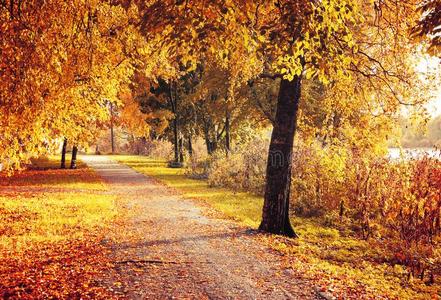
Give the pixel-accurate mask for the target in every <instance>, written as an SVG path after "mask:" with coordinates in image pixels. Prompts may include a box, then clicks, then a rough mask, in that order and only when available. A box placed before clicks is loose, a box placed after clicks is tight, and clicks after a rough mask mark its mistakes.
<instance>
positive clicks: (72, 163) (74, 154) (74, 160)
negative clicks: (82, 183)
mask: <svg viewBox="0 0 441 300" xmlns="http://www.w3.org/2000/svg"><path fill="white" fill-rule="evenodd" d="M77 152H78V147H77V146H73V148H72V159H71V160H70V168H71V169H76V168H77Z"/></svg>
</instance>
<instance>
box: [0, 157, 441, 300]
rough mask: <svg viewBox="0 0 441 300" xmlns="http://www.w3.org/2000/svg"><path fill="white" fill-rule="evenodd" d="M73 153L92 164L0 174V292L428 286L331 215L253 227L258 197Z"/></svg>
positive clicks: (381, 292) (260, 294)
mask: <svg viewBox="0 0 441 300" xmlns="http://www.w3.org/2000/svg"><path fill="white" fill-rule="evenodd" d="M81 159H82V160H83V161H85V162H87V163H88V165H89V166H90V167H92V168H93V169H95V171H94V170H93V169H92V168H89V167H87V166H86V165H85V164H83V163H80V164H79V169H78V170H60V169H58V164H59V163H58V158H52V159H49V160H47V159H44V160H41V159H40V160H37V161H34V163H33V164H32V165H31V166H30V169H29V170H26V171H23V172H19V173H17V174H15V175H14V176H12V177H8V176H7V175H6V174H0V212H1V213H0V261H1V262H2V263H1V264H0V298H5V299H8V298H13V299H36V298H38V299H42V298H62V299H79V298H82V299H88V298H93V299H110V298H131V299H133V298H135V299H141V298H187V299H188V298H190V299H193V298H197V299H199V298H210V299H211V298H239V299H248V298H252V299H259V298H265V299H266V298H270V299H308V298H309V299H311V298H320V297H322V298H323V296H325V297H327V298H331V294H332V295H334V296H336V297H337V298H345V299H374V298H375V299H428V298H434V299H436V297H437V294H438V293H439V292H438V291H439V289H438V285H436V284H435V285H430V286H429V285H426V284H424V283H422V282H421V281H419V280H418V279H411V280H409V278H408V276H407V274H408V273H407V272H406V271H405V269H404V268H402V267H401V266H397V265H395V266H394V265H390V264H388V263H387V260H388V258H387V257H386V256H385V254H384V253H382V252H381V251H379V249H381V247H378V245H373V244H372V243H371V242H367V241H362V240H360V239H358V238H357V237H355V236H352V235H351V234H350V233H349V232H347V231H345V230H342V229H339V227H338V226H330V225H329V224H327V225H324V224H323V223H319V222H315V221H314V220H308V219H300V218H292V222H293V224H294V226H295V228H296V231H297V233H299V234H300V238H299V239H295V240H293V239H287V238H284V237H280V236H272V235H265V234H261V233H257V232H256V231H255V230H254V229H255V228H257V226H258V222H259V220H260V213H261V207H262V198H261V197H258V196H255V195H251V194H247V193H242V192H238V191H233V190H228V189H222V188H213V187H209V186H208V185H207V183H206V181H203V180H194V179H191V178H188V177H187V176H186V175H185V170H182V169H171V168H167V167H166V164H165V162H164V161H158V160H154V159H150V158H147V157H141V156H111V157H108V156H82V157H81ZM116 161H119V162H120V163H116ZM325 221H326V220H325ZM321 222H323V221H321Z"/></svg>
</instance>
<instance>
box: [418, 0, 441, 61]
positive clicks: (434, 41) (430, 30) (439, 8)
mask: <svg viewBox="0 0 441 300" xmlns="http://www.w3.org/2000/svg"><path fill="white" fill-rule="evenodd" d="M419 11H420V13H421V18H420V19H419V21H418V23H417V24H416V26H415V27H414V28H413V30H412V33H413V35H414V36H415V37H418V38H419V39H418V40H419V41H421V40H422V39H426V40H428V43H429V49H428V50H429V53H431V54H432V55H435V56H438V57H440V56H441V1H440V0H428V1H423V2H422V3H421V5H420V6H419Z"/></svg>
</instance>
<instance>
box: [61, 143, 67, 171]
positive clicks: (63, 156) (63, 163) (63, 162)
mask: <svg viewBox="0 0 441 300" xmlns="http://www.w3.org/2000/svg"><path fill="white" fill-rule="evenodd" d="M66 148H67V139H64V141H63V148H61V166H60V168H61V169H66Z"/></svg>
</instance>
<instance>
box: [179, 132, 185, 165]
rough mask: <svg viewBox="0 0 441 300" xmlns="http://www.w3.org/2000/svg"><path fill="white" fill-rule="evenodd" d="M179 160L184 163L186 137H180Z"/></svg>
mask: <svg viewBox="0 0 441 300" xmlns="http://www.w3.org/2000/svg"><path fill="white" fill-rule="evenodd" d="M179 162H180V163H184V139H183V138H182V135H181V136H180V137H179Z"/></svg>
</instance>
